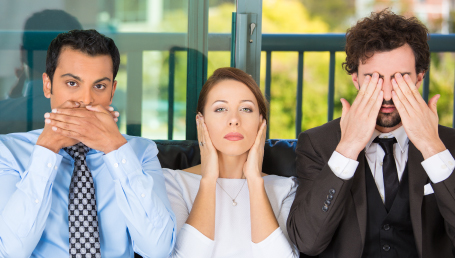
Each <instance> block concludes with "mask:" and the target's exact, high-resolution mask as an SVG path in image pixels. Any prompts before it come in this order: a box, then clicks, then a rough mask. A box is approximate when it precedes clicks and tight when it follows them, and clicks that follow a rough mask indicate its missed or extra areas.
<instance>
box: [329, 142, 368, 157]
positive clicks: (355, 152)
mask: <svg viewBox="0 0 455 258" xmlns="http://www.w3.org/2000/svg"><path fill="white" fill-rule="evenodd" d="M362 149H363V147H362ZM362 149H360V150H359V149H358V148H355V147H354V146H352V144H346V143H344V142H340V143H339V144H338V146H337V147H336V149H335V151H336V152H338V153H340V154H341V155H343V156H344V157H346V158H348V159H352V160H357V157H358V156H359V154H360V151H361V150H362Z"/></svg>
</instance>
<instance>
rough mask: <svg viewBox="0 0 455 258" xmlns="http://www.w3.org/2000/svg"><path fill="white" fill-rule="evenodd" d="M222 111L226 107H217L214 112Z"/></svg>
mask: <svg viewBox="0 0 455 258" xmlns="http://www.w3.org/2000/svg"><path fill="white" fill-rule="evenodd" d="M222 111H226V109H225V108H217V109H215V112H222Z"/></svg>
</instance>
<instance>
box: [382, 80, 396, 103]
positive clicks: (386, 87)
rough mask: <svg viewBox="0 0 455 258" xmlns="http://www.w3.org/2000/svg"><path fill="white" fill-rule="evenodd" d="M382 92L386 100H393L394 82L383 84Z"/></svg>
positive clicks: (386, 81) (388, 81) (389, 81)
mask: <svg viewBox="0 0 455 258" xmlns="http://www.w3.org/2000/svg"><path fill="white" fill-rule="evenodd" d="M382 91H383V93H384V95H383V96H384V100H385V101H388V100H391V99H392V91H393V85H392V80H384V81H383V83H382Z"/></svg>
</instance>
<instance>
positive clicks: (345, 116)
mask: <svg viewBox="0 0 455 258" xmlns="http://www.w3.org/2000/svg"><path fill="white" fill-rule="evenodd" d="M382 82H383V79H382V78H379V74H378V73H374V74H373V76H372V77H371V76H367V77H366V78H365V80H364V81H363V84H362V86H361V88H360V90H359V92H358V94H357V97H356V98H355V100H354V102H353V103H352V106H351V105H349V102H348V101H347V100H345V99H341V104H342V105H343V111H342V115H341V121H340V127H341V140H340V143H339V144H338V146H337V148H336V151H337V152H338V153H340V154H341V155H343V156H345V157H346V158H349V159H352V160H357V157H358V156H359V153H360V152H361V151H362V150H363V148H365V146H366V144H367V143H368V141H369V140H370V139H371V136H372V135H373V132H374V128H375V126H376V119H377V117H378V114H379V110H380V108H381V105H382V102H383V91H382Z"/></svg>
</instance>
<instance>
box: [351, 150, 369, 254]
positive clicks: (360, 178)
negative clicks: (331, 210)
mask: <svg viewBox="0 0 455 258" xmlns="http://www.w3.org/2000/svg"><path fill="white" fill-rule="evenodd" d="M357 161H358V162H359V166H358V167H357V170H356V171H355V174H354V179H353V180H354V181H353V182H352V187H351V194H352V198H353V199H354V205H355V210H356V214H357V221H358V223H359V229H360V237H361V238H362V246H364V245H365V234H366V230H367V196H366V192H367V191H366V185H365V151H363V150H362V151H361V152H360V154H359V157H358V159H357Z"/></svg>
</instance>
